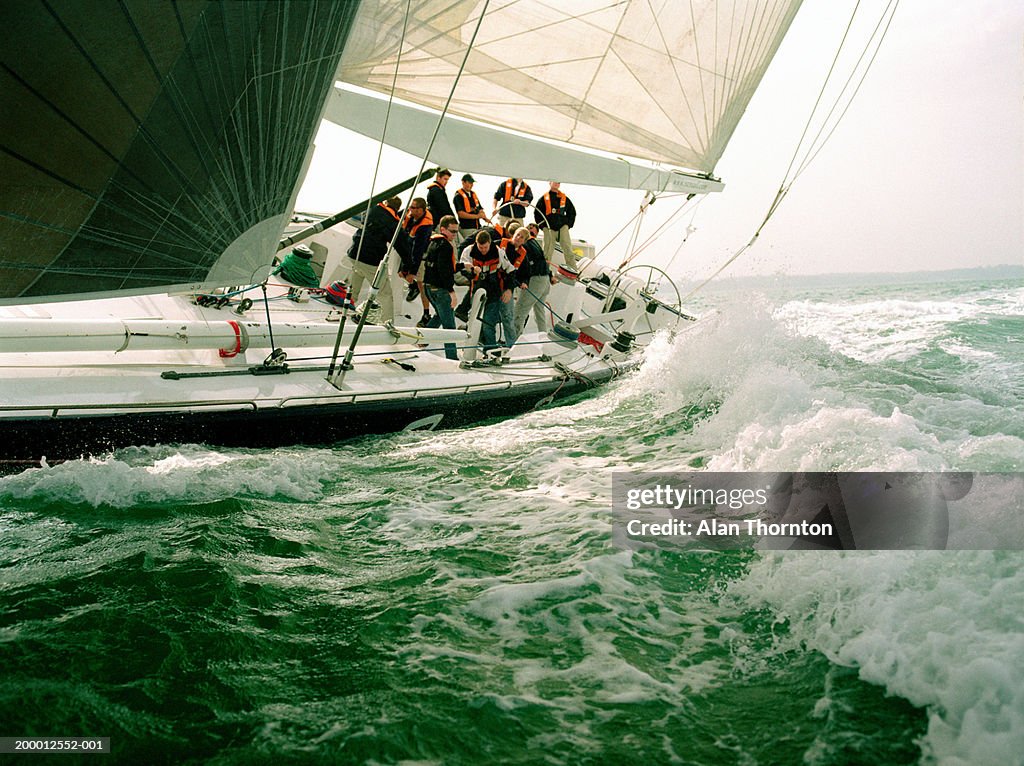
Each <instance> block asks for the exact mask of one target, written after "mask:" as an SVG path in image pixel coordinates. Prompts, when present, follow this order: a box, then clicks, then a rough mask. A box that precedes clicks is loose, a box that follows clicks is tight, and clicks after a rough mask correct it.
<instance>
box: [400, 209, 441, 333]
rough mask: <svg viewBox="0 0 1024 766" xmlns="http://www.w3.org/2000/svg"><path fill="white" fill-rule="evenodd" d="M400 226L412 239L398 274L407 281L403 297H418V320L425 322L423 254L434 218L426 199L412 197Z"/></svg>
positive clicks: (426, 316)
mask: <svg viewBox="0 0 1024 766" xmlns="http://www.w3.org/2000/svg"><path fill="white" fill-rule="evenodd" d="M402 228H403V229H404V230H405V233H406V234H408V235H409V237H410V239H412V255H411V256H410V258H409V260H408V261H406V260H405V259H403V260H402V267H401V268H400V269H399V270H398V275H399V276H400V277H402V278H403V279H405V281H406V282H408V283H409V290H408V293H407V294H406V296H405V299H406V300H407V301H413V300H416V296H419V297H420V301H421V302H422V304H423V319H421V320H420V321H421V322H423V323H424V324H426V322H427V321H429V319H430V303H429V301H427V296H426V294H424V292H423V254H424V253H426V252H427V245H428V244H429V243H430V235H431V234H433V233H434V219H433V218H431V217H430V213H428V212H427V201H426V200H425V199H423V197H414V198H413V200H412V202H410V203H409V210H408V212H407V213H406V215H405V220H404V221H403V222H402ZM420 326H422V325H420Z"/></svg>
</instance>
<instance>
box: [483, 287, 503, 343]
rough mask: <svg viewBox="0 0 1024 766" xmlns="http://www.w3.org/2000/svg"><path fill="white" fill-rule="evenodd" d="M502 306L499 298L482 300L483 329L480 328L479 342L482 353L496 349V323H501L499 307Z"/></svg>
mask: <svg viewBox="0 0 1024 766" xmlns="http://www.w3.org/2000/svg"><path fill="white" fill-rule="evenodd" d="M502 305H503V304H502V302H501V298H491V297H490V296H488V297H487V298H486V300H484V315H483V316H482V317H481V321H482V322H483V327H481V328H480V342H481V343H482V344H483V347H484V351H490V350H491V349H492V348H497V347H498V341H497V329H498V323H499V322H501V308H500V307H501V306H502Z"/></svg>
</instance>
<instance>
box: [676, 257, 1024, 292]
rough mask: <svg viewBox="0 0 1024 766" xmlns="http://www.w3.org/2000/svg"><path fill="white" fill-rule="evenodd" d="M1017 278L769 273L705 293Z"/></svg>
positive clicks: (982, 272)
mask: <svg viewBox="0 0 1024 766" xmlns="http://www.w3.org/2000/svg"><path fill="white" fill-rule="evenodd" d="M1012 279H1020V280H1024V265H1022V266H1017V265H1013V264H1002V265H999V266H977V267H974V268H968V269H944V270H942V271H899V272H842V273H835V274H772V275H767V276H743V277H720V278H718V279H715V280H712V281H711V282H710V283H708V285H707V286H706V287H705V288H704V289H705V290H714V291H719V290H721V291H726V290H735V289H751V288H757V289H765V288H794V287H798V288H813V287H837V286H858V285H862V286H865V287H868V286H873V285H898V284H932V283H938V282H978V281H994V282H1001V281H1004V280H1012ZM677 281H678V283H679V289H680V290H681V291H683V292H684V293H685V292H686V291H687V290H688V289H689V288H691V287H694V286H696V285H697V284H699V283H700V281H701V280H690V279H678V280H677Z"/></svg>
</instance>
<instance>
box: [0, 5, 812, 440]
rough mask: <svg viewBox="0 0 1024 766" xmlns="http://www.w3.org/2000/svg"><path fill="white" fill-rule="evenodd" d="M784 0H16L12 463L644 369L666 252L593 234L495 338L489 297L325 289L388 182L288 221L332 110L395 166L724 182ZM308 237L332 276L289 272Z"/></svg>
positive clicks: (2, 363) (448, 410) (663, 292)
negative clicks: (454, 310) (439, 299)
mask: <svg viewBox="0 0 1024 766" xmlns="http://www.w3.org/2000/svg"><path fill="white" fill-rule="evenodd" d="M799 5H800V3H799V0H797V1H795V2H794V1H789V0H787V1H785V2H783V1H779V2H764V1H763V0H762V1H761V2H756V3H754V2H750V3H728V4H725V3H718V2H714V1H713V0H712V1H702V0H694V1H693V2H690V3H689V4H688V5H687V7H686V8H685V12H680V10H679V8H676V7H675V5H674V4H672V3H667V2H659V3H652V2H650V1H649V0H638V1H635V2H614V3H611V2H607V1H606V0H598V1H590V0H581V1H580V2H574V3H571V4H566V8H565V9H564V10H563V9H559V8H558V7H556V6H552V5H551V4H548V3H544V2H534V1H533V0H503V1H500V2H499V1H495V0H490V1H488V2H478V0H440V1H438V2H433V1H431V0H423V1H422V2H415V3H411V2H398V1H397V0H390V1H389V0H362V1H361V2H344V3H341V2H334V1H333V0H319V1H318V0H289V1H282V2H259V1H258V0H251V1H250V2H245V3H222V2H203V1H202V0H196V2H189V3H144V4H138V3H121V2H115V1H114V0H105V1H102V2H89V3H85V2H81V0H66V1H65V2H60V1H59V0H51V1H50V2H42V1H40V2H35V0H18V1H17V2H9V3H4V4H3V5H2V7H0V18H2V20H3V26H4V29H5V30H6V32H7V42H6V43H5V45H4V49H3V52H2V54H0V55H2V57H3V73H4V74H3V78H4V83H3V87H2V88H0V98H2V99H3V111H2V114H3V123H4V129H3V131H2V136H3V142H4V153H3V154H2V155H0V175H2V178H3V180H4V183H3V186H2V192H0V194H2V196H3V204H2V205H0V444H2V447H0V457H2V458H3V459H5V460H36V459H38V458H40V457H43V456H46V457H47V458H49V459H54V458H74V457H78V456H80V455H85V454H92V453H96V452H98V451H104V450H109V449H111V448H116V447H120V446H127V445H134V444H148V443H157V442H205V443H210V444H220V445H251V446H267V445H282V444H294V443H329V442H333V441H335V440H337V439H341V438H345V437H348V436H352V435H358V434H363V433H368V432H383V431H391V430H402V429H418V428H435V427H438V426H440V427H445V426H457V425H461V424H464V423H469V422H473V421H476V420H480V419H483V418H490V417H494V416H497V415H505V414H512V413H515V412H520V411H524V410H528V409H531V408H535V407H538V406H545V405H547V404H549V403H550V402H552V401H555V400H556V399H560V398H563V397H567V396H570V395H572V394H575V393H577V392H580V391H583V390H585V389H587V388H590V387H591V386H594V385H599V384H601V383H604V382H606V381H608V380H611V379H612V378H614V377H616V376H617V375H620V374H622V373H623V372H625V371H627V370H629V369H631V367H633V366H635V365H636V364H637V363H638V360H639V359H640V358H641V355H642V350H643V347H644V345H645V344H646V343H647V342H649V340H650V339H651V338H652V337H654V335H655V334H656V333H658V332H669V331H673V330H676V329H678V328H679V327H680V326H681V325H686V324H687V323H689V322H692V321H693V319H694V318H693V317H692V316H690V315H688V314H687V313H685V311H684V310H683V307H682V306H681V305H679V304H680V301H679V293H678V291H677V290H676V291H674V292H673V291H672V290H671V288H670V287H666V283H665V282H662V283H661V289H660V290H655V289H654V287H653V284H652V275H653V276H654V277H657V278H659V279H660V277H661V276H662V275H660V274H657V273H655V272H656V271H657V270H654V269H637V268H634V267H629V266H625V267H621V266H615V265H612V264H603V263H601V262H599V261H598V260H596V259H594V258H592V257H590V256H591V255H592V253H591V252H589V251H587V250H586V249H585V248H583V249H581V251H580V253H579V255H580V256H581V258H582V260H581V262H580V269H579V271H578V272H573V271H572V270H569V269H562V280H561V281H560V283H559V284H558V285H556V286H555V287H554V288H553V289H552V293H551V295H550V298H549V303H550V310H551V314H552V316H553V318H555V319H557V321H556V322H555V323H554V326H553V327H552V328H551V329H544V330H539V329H538V328H536V327H534V326H532V324H531V325H528V326H527V327H526V330H525V332H524V333H523V334H522V335H521V336H520V338H519V339H518V340H517V342H516V343H515V345H514V346H513V347H512V349H511V352H508V353H505V354H504V355H497V356H493V357H487V356H485V355H484V354H483V352H482V350H481V349H480V339H479V334H480V329H481V321H480V318H479V309H480V303H481V301H482V300H483V298H482V296H481V295H479V294H478V295H477V296H476V297H475V298H474V303H473V310H472V312H471V316H470V321H469V322H468V324H467V326H466V327H465V328H464V329H454V330H453V329H447V330H446V329H433V330H427V329H422V328H417V327H415V322H414V321H409V322H405V323H403V322H402V321H401V320H399V321H397V322H388V323H386V324H372V323H371V322H370V321H369V320H371V319H372V316H371V314H370V311H369V309H370V308H371V307H372V301H367V304H366V308H365V309H364V310H362V311H354V310H352V309H348V308H346V307H345V306H344V305H342V306H338V305H335V304H332V303H330V302H329V301H328V300H325V291H324V289H325V288H327V287H328V286H329V285H330V284H332V283H334V282H335V281H337V280H340V279H344V278H345V277H346V271H345V269H346V261H347V256H346V251H347V248H348V245H349V243H350V242H351V240H352V236H353V233H354V232H355V231H356V230H357V229H358V227H359V226H360V225H361V224H360V215H359V213H358V212H357V211H359V210H362V209H365V208H366V207H367V206H368V205H370V204H374V203H375V202H376V200H377V199H379V198H380V197H381V196H382V195H381V194H380V193H377V194H375V195H374V196H372V197H371V198H370V200H369V201H367V202H366V203H365V204H364V203H360V204H359V205H357V206H355V207H354V208H353V209H352V210H350V211H346V213H345V214H344V215H339V216H335V217H332V218H331V219H329V220H314V221H311V222H307V223H306V224H297V223H295V222H294V221H293V213H294V210H295V202H296V196H297V193H298V190H299V188H300V186H301V184H302V181H303V179H304V177H305V175H306V173H307V171H308V168H309V164H310V162H311V159H312V156H313V149H314V143H315V138H316V135H317V130H318V128H319V126H320V124H321V121H322V120H328V121H330V122H333V123H336V124H338V125H341V126H343V127H345V128H347V129H349V130H352V131H355V132H357V133H361V134H363V135H367V136H370V137H372V138H374V139H375V140H380V141H382V142H384V143H386V144H387V145H389V146H393V147H397V148H398V149H401V150H403V151H406V152H409V153H410V154H413V155H414V156H417V157H422V158H423V163H424V169H425V171H424V173H421V174H417V176H416V177H414V178H413V179H410V180H409V182H408V184H407V188H408V189H409V190H411V189H412V188H414V187H415V184H417V183H419V182H421V179H422V178H423V177H424V175H427V176H429V174H430V169H431V168H433V167H434V166H449V167H452V168H461V169H466V170H471V171H473V172H477V173H485V174H492V175H498V176H514V177H516V178H523V177H525V178H532V179H540V180H541V181H543V180H544V179H557V180H560V181H562V182H563V183H569V184H586V185H592V186H602V187H608V188H622V189H637V190H643V191H646V192H650V193H656V194H663V193H668V192H671V193H674V194H684V195H700V194H707V193H713V192H718V191H721V190H722V189H723V188H724V184H723V183H722V182H721V181H720V180H719V179H718V178H716V177H715V176H714V167H715V164H716V162H717V161H718V159H719V158H720V157H721V155H722V152H723V151H724V150H725V147H726V146H727V144H728V141H729V139H730V137H731V135H732V133H733V131H734V129H735V127H736V125H737V123H738V121H739V119H740V117H741V116H742V114H743V111H744V109H745V107H746V105H747V103H748V102H749V100H750V98H751V97H752V95H753V94H754V91H755V89H756V87H757V85H758V83H759V82H760V80H761V77H762V75H763V74H764V72H765V69H766V68H767V66H768V64H769V63H770V61H771V59H772V57H773V55H774V54H775V51H776V50H777V48H778V46H779V44H780V42H781V41H782V39H783V37H784V35H785V33H786V31H787V29H788V28H789V25H790V23H791V22H792V20H793V17H794V15H795V14H796V12H797V9H798V7H799ZM428 162H429V164H428ZM389 192H391V193H395V190H394V189H392V190H389ZM410 196H411V191H410ZM300 243H301V244H305V245H307V246H308V247H309V248H310V249H311V250H312V251H313V252H314V254H315V258H314V262H315V264H316V266H317V268H318V269H319V270H320V280H321V281H320V287H319V288H312V289H311V288H308V287H301V286H299V285H296V284H290V283H289V282H288V281H287V280H286V279H284V278H283V277H282V276H281V274H280V273H278V271H277V268H276V267H277V266H279V263H280V259H281V257H282V256H283V255H285V251H286V250H287V249H288V248H290V247H292V246H294V245H297V244H300ZM393 257H394V256H393V254H392V259H393ZM385 263H388V261H385ZM393 264H394V261H393V260H392V261H391V266H390V268H383V269H381V270H380V272H379V274H378V276H379V279H380V280H385V279H393V280H394V279H397V278H396V277H395V271H396V268H395V267H394V265H393ZM379 286H380V285H379V284H376V283H375V287H374V289H377V288H379ZM401 292H402V291H401V290H398V289H396V294H401ZM666 296H667V297H666ZM531 321H532V320H531ZM445 343H455V344H457V345H458V346H459V355H460V359H458V360H448V359H446V358H445V356H444V353H443V348H444V344H445Z"/></svg>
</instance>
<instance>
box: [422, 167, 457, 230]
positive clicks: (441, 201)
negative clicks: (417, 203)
mask: <svg viewBox="0 0 1024 766" xmlns="http://www.w3.org/2000/svg"><path fill="white" fill-rule="evenodd" d="M451 177H452V171H450V170H449V169H448V168H441V169H440V170H438V171H437V175H436V176H435V177H434V182H433V183H432V184H430V186H428V187H427V209H428V210H429V211H430V217H431V218H433V219H434V220H435V221H440V220H441V219H442V218H444V217H445V216H446V215H450V216H454V215H455V211H454V210H452V203H450V202H449V201H448V193H447V192H445V190H444V187H445V186H447V185H448V179H449V178H451Z"/></svg>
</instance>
